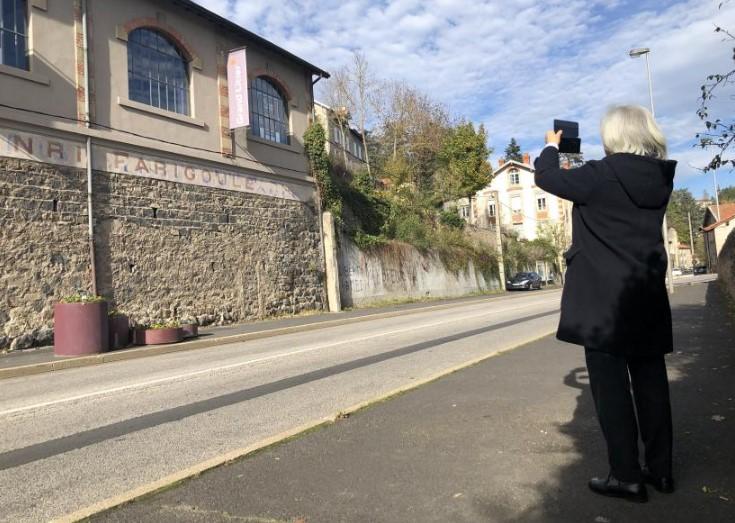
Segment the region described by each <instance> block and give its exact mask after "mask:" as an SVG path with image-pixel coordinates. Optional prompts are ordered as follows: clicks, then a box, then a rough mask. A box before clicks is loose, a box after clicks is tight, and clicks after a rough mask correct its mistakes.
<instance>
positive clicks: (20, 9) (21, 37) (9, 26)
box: [0, 0, 28, 70]
mask: <svg viewBox="0 0 735 523" xmlns="http://www.w3.org/2000/svg"><path fill="white" fill-rule="evenodd" d="M0 63H1V64H3V65H9V66H10V67H17V68H19V69H26V70H27V69H28V7H27V5H26V0H0Z"/></svg>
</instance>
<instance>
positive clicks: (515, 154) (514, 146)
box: [505, 138, 523, 163]
mask: <svg viewBox="0 0 735 523" xmlns="http://www.w3.org/2000/svg"><path fill="white" fill-rule="evenodd" d="M511 160H515V161H516V162H521V163H522V162H523V153H522V152H521V146H520V145H518V143H516V139H515V138H511V139H510V143H509V144H508V146H507V147H506V148H505V161H506V162H509V161H511Z"/></svg>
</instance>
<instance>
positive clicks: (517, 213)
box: [448, 161, 571, 240]
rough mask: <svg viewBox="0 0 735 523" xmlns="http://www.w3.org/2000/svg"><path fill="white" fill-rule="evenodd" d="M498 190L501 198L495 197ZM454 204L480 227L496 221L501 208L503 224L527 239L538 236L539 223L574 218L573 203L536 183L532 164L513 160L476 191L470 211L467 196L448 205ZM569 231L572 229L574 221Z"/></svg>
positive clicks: (469, 220) (466, 217)
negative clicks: (548, 191) (550, 192)
mask: <svg viewBox="0 0 735 523" xmlns="http://www.w3.org/2000/svg"><path fill="white" fill-rule="evenodd" d="M496 192H497V193H498V194H499V199H500V201H499V202H497V201H496V200H495V194H496ZM451 205H456V206H457V207H458V209H459V214H460V216H462V217H463V218H465V220H467V221H468V222H469V223H472V224H476V225H478V226H479V227H488V226H493V225H495V219H496V218H495V217H496V216H497V215H498V210H499V211H500V218H501V226H502V227H503V228H505V229H509V230H514V231H516V232H517V233H518V235H519V237H520V238H522V239H526V240H534V239H536V238H537V236H538V228H539V225H543V224H547V223H560V222H566V223H567V224H570V220H571V203H570V202H568V201H566V200H563V199H561V198H558V197H556V196H554V195H553V194H549V193H547V192H546V191H544V190H543V189H541V188H539V187H537V186H536V183H535V181H534V170H533V168H532V167H531V166H530V165H528V164H524V163H520V162H514V161H511V162H508V163H505V164H503V165H502V166H501V167H500V168H499V169H498V170H497V171H496V172H495V176H494V178H493V180H492V182H491V183H490V185H488V186H487V187H485V188H484V189H482V190H480V191H478V192H477V194H476V195H475V197H474V198H473V200H472V212H471V213H470V208H469V204H468V201H467V198H463V199H460V200H458V201H457V202H455V203H452V204H449V205H448V206H451ZM568 231H571V225H569V227H568Z"/></svg>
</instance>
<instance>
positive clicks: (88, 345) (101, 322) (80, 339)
mask: <svg viewBox="0 0 735 523" xmlns="http://www.w3.org/2000/svg"><path fill="white" fill-rule="evenodd" d="M109 344H110V339H109V322H108V318H107V302H105V301H101V302H95V303H57V304H56V305H55V306H54V354H55V355H56V356H84V355H86V354H97V353H99V352H105V351H107V349H108V348H109Z"/></svg>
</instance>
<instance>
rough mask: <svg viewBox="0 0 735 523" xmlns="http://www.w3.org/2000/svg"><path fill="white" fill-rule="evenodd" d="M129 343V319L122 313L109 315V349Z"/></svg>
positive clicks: (118, 347) (121, 347) (120, 347)
mask: <svg viewBox="0 0 735 523" xmlns="http://www.w3.org/2000/svg"><path fill="white" fill-rule="evenodd" d="M128 345H130V321H129V320H128V317H127V316H125V315H122V314H118V315H115V316H110V350H115V349H123V348H125V347H127V346H128Z"/></svg>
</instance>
